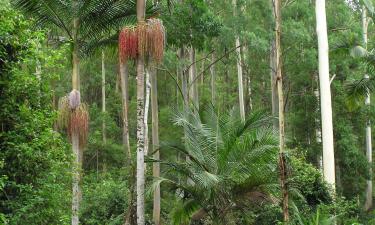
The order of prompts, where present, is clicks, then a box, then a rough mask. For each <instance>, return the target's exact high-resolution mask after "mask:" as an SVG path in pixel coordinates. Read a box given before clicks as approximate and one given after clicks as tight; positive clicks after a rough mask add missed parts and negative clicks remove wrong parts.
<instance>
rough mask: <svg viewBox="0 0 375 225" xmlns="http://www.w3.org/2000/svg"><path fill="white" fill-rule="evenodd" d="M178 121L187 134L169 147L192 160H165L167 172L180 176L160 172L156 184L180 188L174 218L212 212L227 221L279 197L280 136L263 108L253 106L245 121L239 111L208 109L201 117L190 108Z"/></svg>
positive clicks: (180, 219)
mask: <svg viewBox="0 0 375 225" xmlns="http://www.w3.org/2000/svg"><path fill="white" fill-rule="evenodd" d="M174 122H175V124H176V125H178V126H180V127H182V128H183V129H184V130H185V131H186V136H185V140H184V141H183V143H181V144H175V145H166V146H164V148H171V149H174V150H176V151H177V152H179V153H180V154H183V155H185V156H188V158H189V159H190V160H187V161H183V162H179V161H174V162H171V161H162V162H161V164H162V165H164V166H165V168H166V169H167V170H168V173H166V174H169V175H172V174H174V175H176V176H170V177H168V178H167V177H164V178H157V181H156V182H155V184H160V183H161V182H163V183H165V184H168V185H169V186H170V187H171V188H172V189H174V190H176V191H177V192H178V193H179V197H177V198H178V199H177V200H178V202H181V203H182V206H181V207H180V209H179V210H178V211H176V212H175V213H174V216H173V218H174V223H175V224H186V223H188V221H189V220H201V219H203V218H207V217H210V218H211V219H212V220H213V221H215V222H216V223H218V224H227V222H228V221H227V218H229V217H230V216H231V215H233V213H236V212H241V211H242V210H243V209H248V208H249V205H251V204H253V203H260V202H267V201H271V202H272V201H274V198H273V197H272V194H271V193H272V190H273V189H272V188H276V187H277V150H278V139H277V136H275V133H274V132H273V130H272V128H271V127H272V122H271V119H270V118H269V117H268V116H266V115H265V113H264V112H261V111H258V112H253V113H252V114H251V115H249V116H248V117H247V119H246V120H245V121H244V122H242V121H241V118H240V116H239V115H238V113H235V112H234V111H232V112H231V113H229V114H227V115H224V116H218V115H217V114H216V113H215V112H214V110H213V109H208V110H206V111H205V113H204V116H202V118H201V117H200V116H199V115H197V114H195V113H194V112H192V111H185V112H182V113H179V114H177V115H176V117H175V118H174ZM176 177H178V178H179V179H180V180H185V181H186V180H187V182H178V181H177V180H176ZM232 219H233V218H232Z"/></svg>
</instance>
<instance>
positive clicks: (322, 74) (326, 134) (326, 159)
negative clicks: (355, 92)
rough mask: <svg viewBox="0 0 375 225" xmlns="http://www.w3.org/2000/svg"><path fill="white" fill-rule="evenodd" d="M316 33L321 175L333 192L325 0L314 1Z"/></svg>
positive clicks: (333, 170) (332, 146) (331, 127)
mask: <svg viewBox="0 0 375 225" xmlns="http://www.w3.org/2000/svg"><path fill="white" fill-rule="evenodd" d="M315 3H316V6H315V13H316V31H317V35H318V49H319V83H320V101H321V104H320V106H321V110H320V111H321V120H322V141H323V174H324V179H325V181H326V182H327V183H328V184H330V185H331V188H332V189H333V191H334V192H335V155H334V145H333V125H332V103H331V88H330V81H329V56H328V35H327V20H326V7H325V0H316V2H315Z"/></svg>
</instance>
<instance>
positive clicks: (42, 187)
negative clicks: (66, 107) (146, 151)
mask: <svg viewBox="0 0 375 225" xmlns="http://www.w3.org/2000/svg"><path fill="white" fill-rule="evenodd" d="M0 15H1V19H0V27H1V31H0V32H1V34H0V36H1V41H0V61H1V63H0V74H1V78H0V93H1V96H2V98H1V100H0V107H1V109H2V110H1V112H0V124H1V133H0V148H1V153H0V161H1V162H2V165H1V167H0V171H1V182H0V183H1V189H2V191H1V192H0V211H1V212H2V213H3V214H2V216H1V218H2V220H7V221H8V223H9V224H67V223H69V220H70V216H69V210H70V207H69V206H70V205H69V204H70V198H69V196H70V192H69V189H70V185H68V184H69V182H70V174H69V170H68V168H69V166H70V154H69V153H68V152H67V148H66V143H65V142H64V141H63V139H62V138H61V137H60V135H59V134H58V133H56V132H55V131H54V130H52V126H53V121H54V119H55V115H56V113H55V112H54V111H53V110H52V107H51V104H50V102H51V101H52V98H51V92H50V86H49V81H50V80H51V79H53V78H54V74H53V73H51V74H49V73H47V72H48V71H49V70H51V69H52V68H58V67H59V66H58V63H57V60H58V58H57V57H50V58H44V59H43V61H40V60H39V57H40V56H42V55H43V54H54V51H50V52H48V53H43V54H42V53H41V52H44V51H48V50H45V49H42V48H38V47H37V46H39V45H40V42H43V40H44V35H43V33H41V32H38V31H32V30H30V29H29V27H30V25H31V24H30V23H29V22H27V20H26V19H25V18H24V17H23V16H22V15H20V14H19V13H18V12H16V11H14V10H12V9H10V7H9V5H8V4H4V5H1V6H0ZM57 55H58V54H57ZM55 63H56V66H54V67H50V66H51V65H52V64H55ZM38 64H40V65H41V68H42V73H41V77H43V81H44V82H41V81H40V80H38V78H37V76H36V75H35V74H34V71H35V67H36V66H38Z"/></svg>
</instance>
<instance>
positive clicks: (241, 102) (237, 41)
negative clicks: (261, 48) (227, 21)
mask: <svg viewBox="0 0 375 225" xmlns="http://www.w3.org/2000/svg"><path fill="white" fill-rule="evenodd" d="M232 4H233V15H234V16H237V12H236V11H237V10H236V8H237V1H236V0H233V1H232ZM235 48H236V53H237V77H238V98H239V107H240V116H241V120H242V121H245V101H244V92H243V68H242V57H241V42H240V38H239V37H238V34H235Z"/></svg>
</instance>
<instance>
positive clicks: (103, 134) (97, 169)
mask: <svg viewBox="0 0 375 225" xmlns="http://www.w3.org/2000/svg"><path fill="white" fill-rule="evenodd" d="M105 83H106V82H105V55H104V50H102V116H103V121H102V138H103V144H104V145H106V144H107V134H106V124H105V113H106V109H105V106H106V103H105V100H106V97H105ZM96 173H97V174H96V175H97V176H98V173H99V151H98V149H96Z"/></svg>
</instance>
